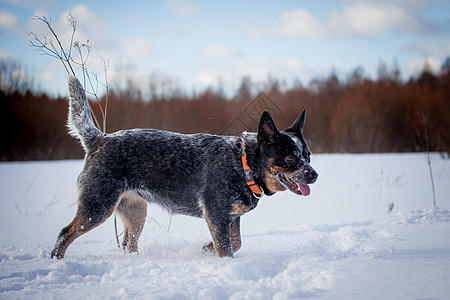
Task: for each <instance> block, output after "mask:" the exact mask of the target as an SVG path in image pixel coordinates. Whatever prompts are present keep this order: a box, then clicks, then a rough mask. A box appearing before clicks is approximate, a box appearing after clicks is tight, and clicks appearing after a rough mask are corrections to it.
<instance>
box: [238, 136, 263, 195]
mask: <svg viewBox="0 0 450 300" xmlns="http://www.w3.org/2000/svg"><path fill="white" fill-rule="evenodd" d="M241 159H242V167H243V168H244V175H245V182H246V183H247V185H248V187H249V188H250V189H251V190H252V192H253V196H255V198H258V199H260V198H261V197H262V196H263V194H264V192H263V191H262V190H261V188H260V187H259V186H258V185H257V184H256V182H255V179H254V178H253V172H252V170H251V169H250V167H249V166H248V164H247V154H246V153H245V145H244V142H242V144H241Z"/></svg>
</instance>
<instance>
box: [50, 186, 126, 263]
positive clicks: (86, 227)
mask: <svg viewBox="0 0 450 300" xmlns="http://www.w3.org/2000/svg"><path fill="white" fill-rule="evenodd" d="M99 191H101V190H97V189H95V188H92V189H89V190H88V192H85V193H83V192H82V193H80V195H79V201H78V209H77V213H76V215H75V217H74V218H73V220H72V222H71V223H70V224H69V225H67V226H66V227H64V228H63V229H62V230H61V232H60V233H59V236H58V239H57V240H56V244H55V248H54V249H53V251H52V254H51V257H52V258H53V257H56V258H58V259H61V258H63V257H64V254H65V252H66V249H67V247H68V246H69V245H70V244H71V243H72V242H73V241H74V240H75V239H76V238H78V237H79V236H81V235H83V234H85V233H86V232H88V231H90V230H92V229H94V228H95V227H97V226H98V225H100V224H102V223H103V222H105V221H106V219H108V218H109V217H110V216H111V214H112V213H113V211H114V207H115V205H116V203H117V201H118V199H119V195H118V194H117V195H116V194H115V193H114V194H112V195H109V197H101V196H100V195H99V193H98V192H99Z"/></svg>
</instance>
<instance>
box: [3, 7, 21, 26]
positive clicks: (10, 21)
mask: <svg viewBox="0 0 450 300" xmlns="http://www.w3.org/2000/svg"><path fill="white" fill-rule="evenodd" d="M18 23H19V18H18V17H17V16H16V15H13V14H12V13H10V12H7V11H5V10H2V11H0V27H7V28H10V29H15V28H16V27H17V24H18Z"/></svg>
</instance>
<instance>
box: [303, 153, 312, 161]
mask: <svg viewBox="0 0 450 300" xmlns="http://www.w3.org/2000/svg"><path fill="white" fill-rule="evenodd" d="M304 156H305V157H306V159H307V160H308V161H309V160H311V151H305V153H304Z"/></svg>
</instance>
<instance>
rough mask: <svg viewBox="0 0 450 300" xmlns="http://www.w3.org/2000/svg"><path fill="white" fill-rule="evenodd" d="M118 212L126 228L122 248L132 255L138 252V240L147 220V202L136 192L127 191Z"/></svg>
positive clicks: (118, 206)
mask: <svg viewBox="0 0 450 300" xmlns="http://www.w3.org/2000/svg"><path fill="white" fill-rule="evenodd" d="M116 212H117V215H119V217H120V219H121V220H122V222H123V227H124V233H123V241H122V248H123V249H124V251H127V252H130V253H133V252H138V240H139V237H140V236H141V233H142V230H143V229H144V224H145V219H146V218H147V201H145V200H144V199H143V198H142V197H141V196H139V195H138V194H137V193H136V192H133V191H126V192H124V193H123V194H122V195H121V196H120V201H119V205H117V208H116Z"/></svg>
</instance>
